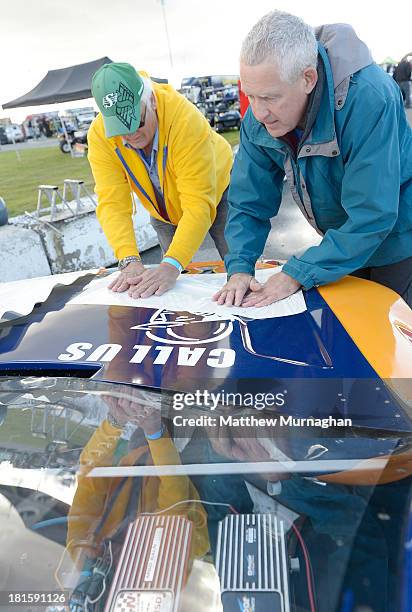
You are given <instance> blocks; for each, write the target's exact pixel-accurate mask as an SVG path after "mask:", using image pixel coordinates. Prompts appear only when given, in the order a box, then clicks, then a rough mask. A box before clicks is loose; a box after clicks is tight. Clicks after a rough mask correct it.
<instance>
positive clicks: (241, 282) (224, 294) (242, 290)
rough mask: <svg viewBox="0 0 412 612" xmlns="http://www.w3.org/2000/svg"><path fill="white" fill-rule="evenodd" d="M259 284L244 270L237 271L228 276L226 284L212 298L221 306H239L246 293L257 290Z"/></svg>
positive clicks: (259, 286)
mask: <svg viewBox="0 0 412 612" xmlns="http://www.w3.org/2000/svg"><path fill="white" fill-rule="evenodd" d="M260 288H261V284H260V283H259V282H258V281H257V280H256V279H255V278H254V277H253V276H252V275H251V274H246V273H245V272H238V273H237V274H233V276H231V277H230V279H229V280H228V282H227V283H226V285H224V286H223V287H222V289H220V291H218V292H217V293H215V295H214V296H213V299H214V300H215V302H217V303H218V304H221V305H223V306H240V305H241V304H242V301H243V298H244V297H245V295H246V293H247V292H248V291H249V290H250V291H258V290H259V289H260Z"/></svg>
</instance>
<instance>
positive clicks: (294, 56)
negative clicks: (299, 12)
mask: <svg viewBox="0 0 412 612" xmlns="http://www.w3.org/2000/svg"><path fill="white" fill-rule="evenodd" d="M317 57H318V46H317V42H316V38H315V34H314V31H313V28H311V27H310V26H309V25H307V24H306V23H305V22H304V21H303V20H302V19H300V17H296V16H295V15H290V14H289V13H285V12H283V11H271V12H270V13H268V14H267V15H264V16H263V17H262V18H261V19H259V21H258V22H257V23H256V24H255V25H254V26H253V28H252V29H251V30H250V32H249V34H248V35H247V36H246V38H245V40H244V41H243V43H242V48H241V51H240V61H241V62H242V63H243V64H246V65H248V66H256V65H257V64H261V63H262V62H273V63H276V64H277V65H278V66H279V70H280V76H281V78H282V80H284V81H286V82H288V83H290V84H293V83H294V82H295V81H296V80H297V79H298V78H299V76H300V75H301V74H302V72H303V71H304V70H305V69H306V68H309V67H310V68H316V66H317Z"/></svg>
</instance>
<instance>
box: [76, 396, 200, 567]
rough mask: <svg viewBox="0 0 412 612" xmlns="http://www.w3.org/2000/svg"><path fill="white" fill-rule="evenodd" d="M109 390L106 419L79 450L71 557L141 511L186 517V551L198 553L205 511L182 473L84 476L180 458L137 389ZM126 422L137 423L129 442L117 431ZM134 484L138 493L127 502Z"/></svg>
mask: <svg viewBox="0 0 412 612" xmlns="http://www.w3.org/2000/svg"><path fill="white" fill-rule="evenodd" d="M114 395H117V396H118V397H115V396H105V401H106V402H107V404H108V405H109V407H110V412H109V415H108V420H105V421H103V422H102V423H101V425H100V427H99V428H98V429H97V430H96V431H95V433H94V434H93V436H92V437H91V439H90V440H89V442H88V444H87V445H86V447H85V448H84V450H83V452H82V454H81V456H80V470H79V473H78V475H77V490H76V493H75V496H74V499H73V503H72V506H71V508H70V511H69V521H68V531H67V548H68V550H69V552H70V555H71V557H72V558H73V560H74V561H75V562H76V563H77V564H78V565H80V566H81V565H82V563H83V561H84V558H85V555H86V557H89V558H95V557H96V556H98V555H99V554H100V553H101V544H102V541H103V540H104V539H106V538H109V539H111V538H112V537H114V536H115V534H116V533H117V531H118V529H119V527H120V525H121V524H122V522H123V521H125V520H126V521H128V522H130V521H133V520H134V519H135V518H136V516H138V515H139V514H141V513H149V514H150V513H165V514H168V515H181V516H186V517H187V518H189V520H191V521H193V527H194V531H193V537H192V544H191V552H190V557H191V559H193V558H198V557H202V556H203V555H205V554H206V553H207V552H208V550H209V546H210V544H209V538H208V531H207V514H206V511H205V509H204V508H203V505H202V504H201V503H200V500H199V495H198V493H197V490H196V489H195V487H194V486H193V484H192V482H191V480H190V479H189V478H188V477H187V476H159V477H157V476H151V477H148V478H143V479H142V481H141V483H140V484H139V483H138V482H137V480H138V479H136V478H132V477H129V478H125V477H124V478H116V477H113V478H109V477H94V478H91V477H89V473H90V471H91V470H92V469H93V468H95V467H103V466H104V467H107V466H108V467H110V466H114V465H119V466H130V465H147V464H154V465H164V464H167V465H179V464H180V463H181V462H180V457H179V453H178V452H177V450H176V447H175V446H174V444H173V441H172V440H171V438H170V437H169V435H168V433H167V431H166V430H164V429H163V427H161V422H160V411H159V410H156V409H155V408H154V407H153V406H147V405H143V403H142V399H141V397H140V395H139V390H135V389H132V388H128V389H127V390H126V391H124V390H122V391H121V392H119V393H115V394H114ZM127 422H129V423H133V424H135V425H138V429H137V430H136V432H135V434H134V436H133V437H132V440H131V441H130V442H129V443H127V441H126V440H124V439H123V438H122V437H121V434H122V429H123V427H124V426H125V424H126V423H127ZM136 434H138V435H136ZM132 441H133V443H132V444H131V442H132ZM136 486H137V487H138V488H137V492H138V495H137V499H136V501H135V502H133V503H132V507H131V508H130V502H131V500H132V498H133V497H134V496H135V489H136ZM197 500H199V502H197ZM130 513H131V515H130Z"/></svg>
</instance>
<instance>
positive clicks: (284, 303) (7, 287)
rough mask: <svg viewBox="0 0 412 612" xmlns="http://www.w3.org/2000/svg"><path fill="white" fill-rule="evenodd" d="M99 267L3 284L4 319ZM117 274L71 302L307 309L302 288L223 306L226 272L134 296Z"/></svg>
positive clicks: (222, 312) (269, 311) (217, 311)
mask: <svg viewBox="0 0 412 612" xmlns="http://www.w3.org/2000/svg"><path fill="white" fill-rule="evenodd" d="M280 269H281V268H280V267H278V268H271V269H265V270H256V278H257V280H258V281H259V282H261V283H264V282H265V281H266V280H267V279H268V278H269V277H270V276H272V275H273V274H276V273H277V272H279V271H280ZM97 272H98V270H87V271H83V272H69V273H67V274H56V275H54V276H45V277H42V278H32V279H26V280H21V281H14V282H8V283H1V284H0V320H1V319H2V318H3V320H8V319H13V318H16V317H17V316H25V315H27V314H29V313H30V312H31V311H32V310H33V308H34V306H35V304H38V303H42V302H44V301H46V300H47V298H48V297H49V295H50V293H51V291H52V290H53V288H54V287H57V286H59V285H70V284H72V283H73V282H75V281H76V280H77V279H78V278H80V277H82V276H84V275H86V274H97ZM117 274H118V272H115V273H114V274H109V275H107V276H103V277H102V276H96V278H95V279H92V280H91V282H90V283H89V284H88V285H87V286H86V287H84V289H83V290H82V291H81V293H79V294H78V295H76V296H75V297H74V298H72V299H71V300H70V301H69V302H68V303H69V304H78V305H79V304H80V305H93V304H95V305H107V306H132V307H145V308H154V309H157V310H169V311H184V312H192V313H208V314H209V315H215V316H216V319H231V318H232V317H242V318H248V319H267V318H273V317H284V316H288V315H294V314H299V313H301V312H304V311H305V310H306V304H305V300H304V297H303V294H302V291H298V292H297V293H295V294H293V295H291V296H290V297H288V298H286V299H284V300H281V301H279V302H276V303H275V304H271V305H270V306H264V307H263V308H253V307H251V308H240V307H236V306H219V305H218V304H216V302H214V301H213V300H212V296H213V295H214V293H216V291H218V290H219V289H220V288H221V287H223V285H224V284H225V282H226V274H198V275H196V274H182V276H180V277H179V279H178V281H177V282H176V285H175V287H174V288H173V289H170V290H169V291H167V292H166V293H165V294H164V295H161V296H152V297H150V298H145V299H133V298H130V297H129V296H128V295H127V292H125V293H114V292H113V291H110V289H108V285H109V284H110V283H111V282H112V281H113V280H114V279H115V277H116V276H115V275H117Z"/></svg>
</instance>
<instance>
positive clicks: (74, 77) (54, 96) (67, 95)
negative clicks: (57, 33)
mask: <svg viewBox="0 0 412 612" xmlns="http://www.w3.org/2000/svg"><path fill="white" fill-rule="evenodd" d="M111 62H112V60H111V59H109V58H108V57H102V58H100V59H97V60H94V61H93V62H87V63H85V64H77V65H76V66H69V67H68V68H60V69H58V70H49V72H48V73H47V74H46V76H45V77H44V78H43V79H42V80H41V81H40V83H39V84H38V85H36V87H35V88H34V89H32V90H31V91H29V92H28V93H26V94H24V96H20V98H16V99H15V100H12V101H11V102H7V103H6V104H3V109H7V108H18V107H22V106H37V105H41V104H58V103H60V102H71V101H73V100H83V99H85V98H91V97H92V92H91V82H92V76H93V74H94V73H95V72H96V70H98V69H99V68H100V66H103V64H110V63H111Z"/></svg>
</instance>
